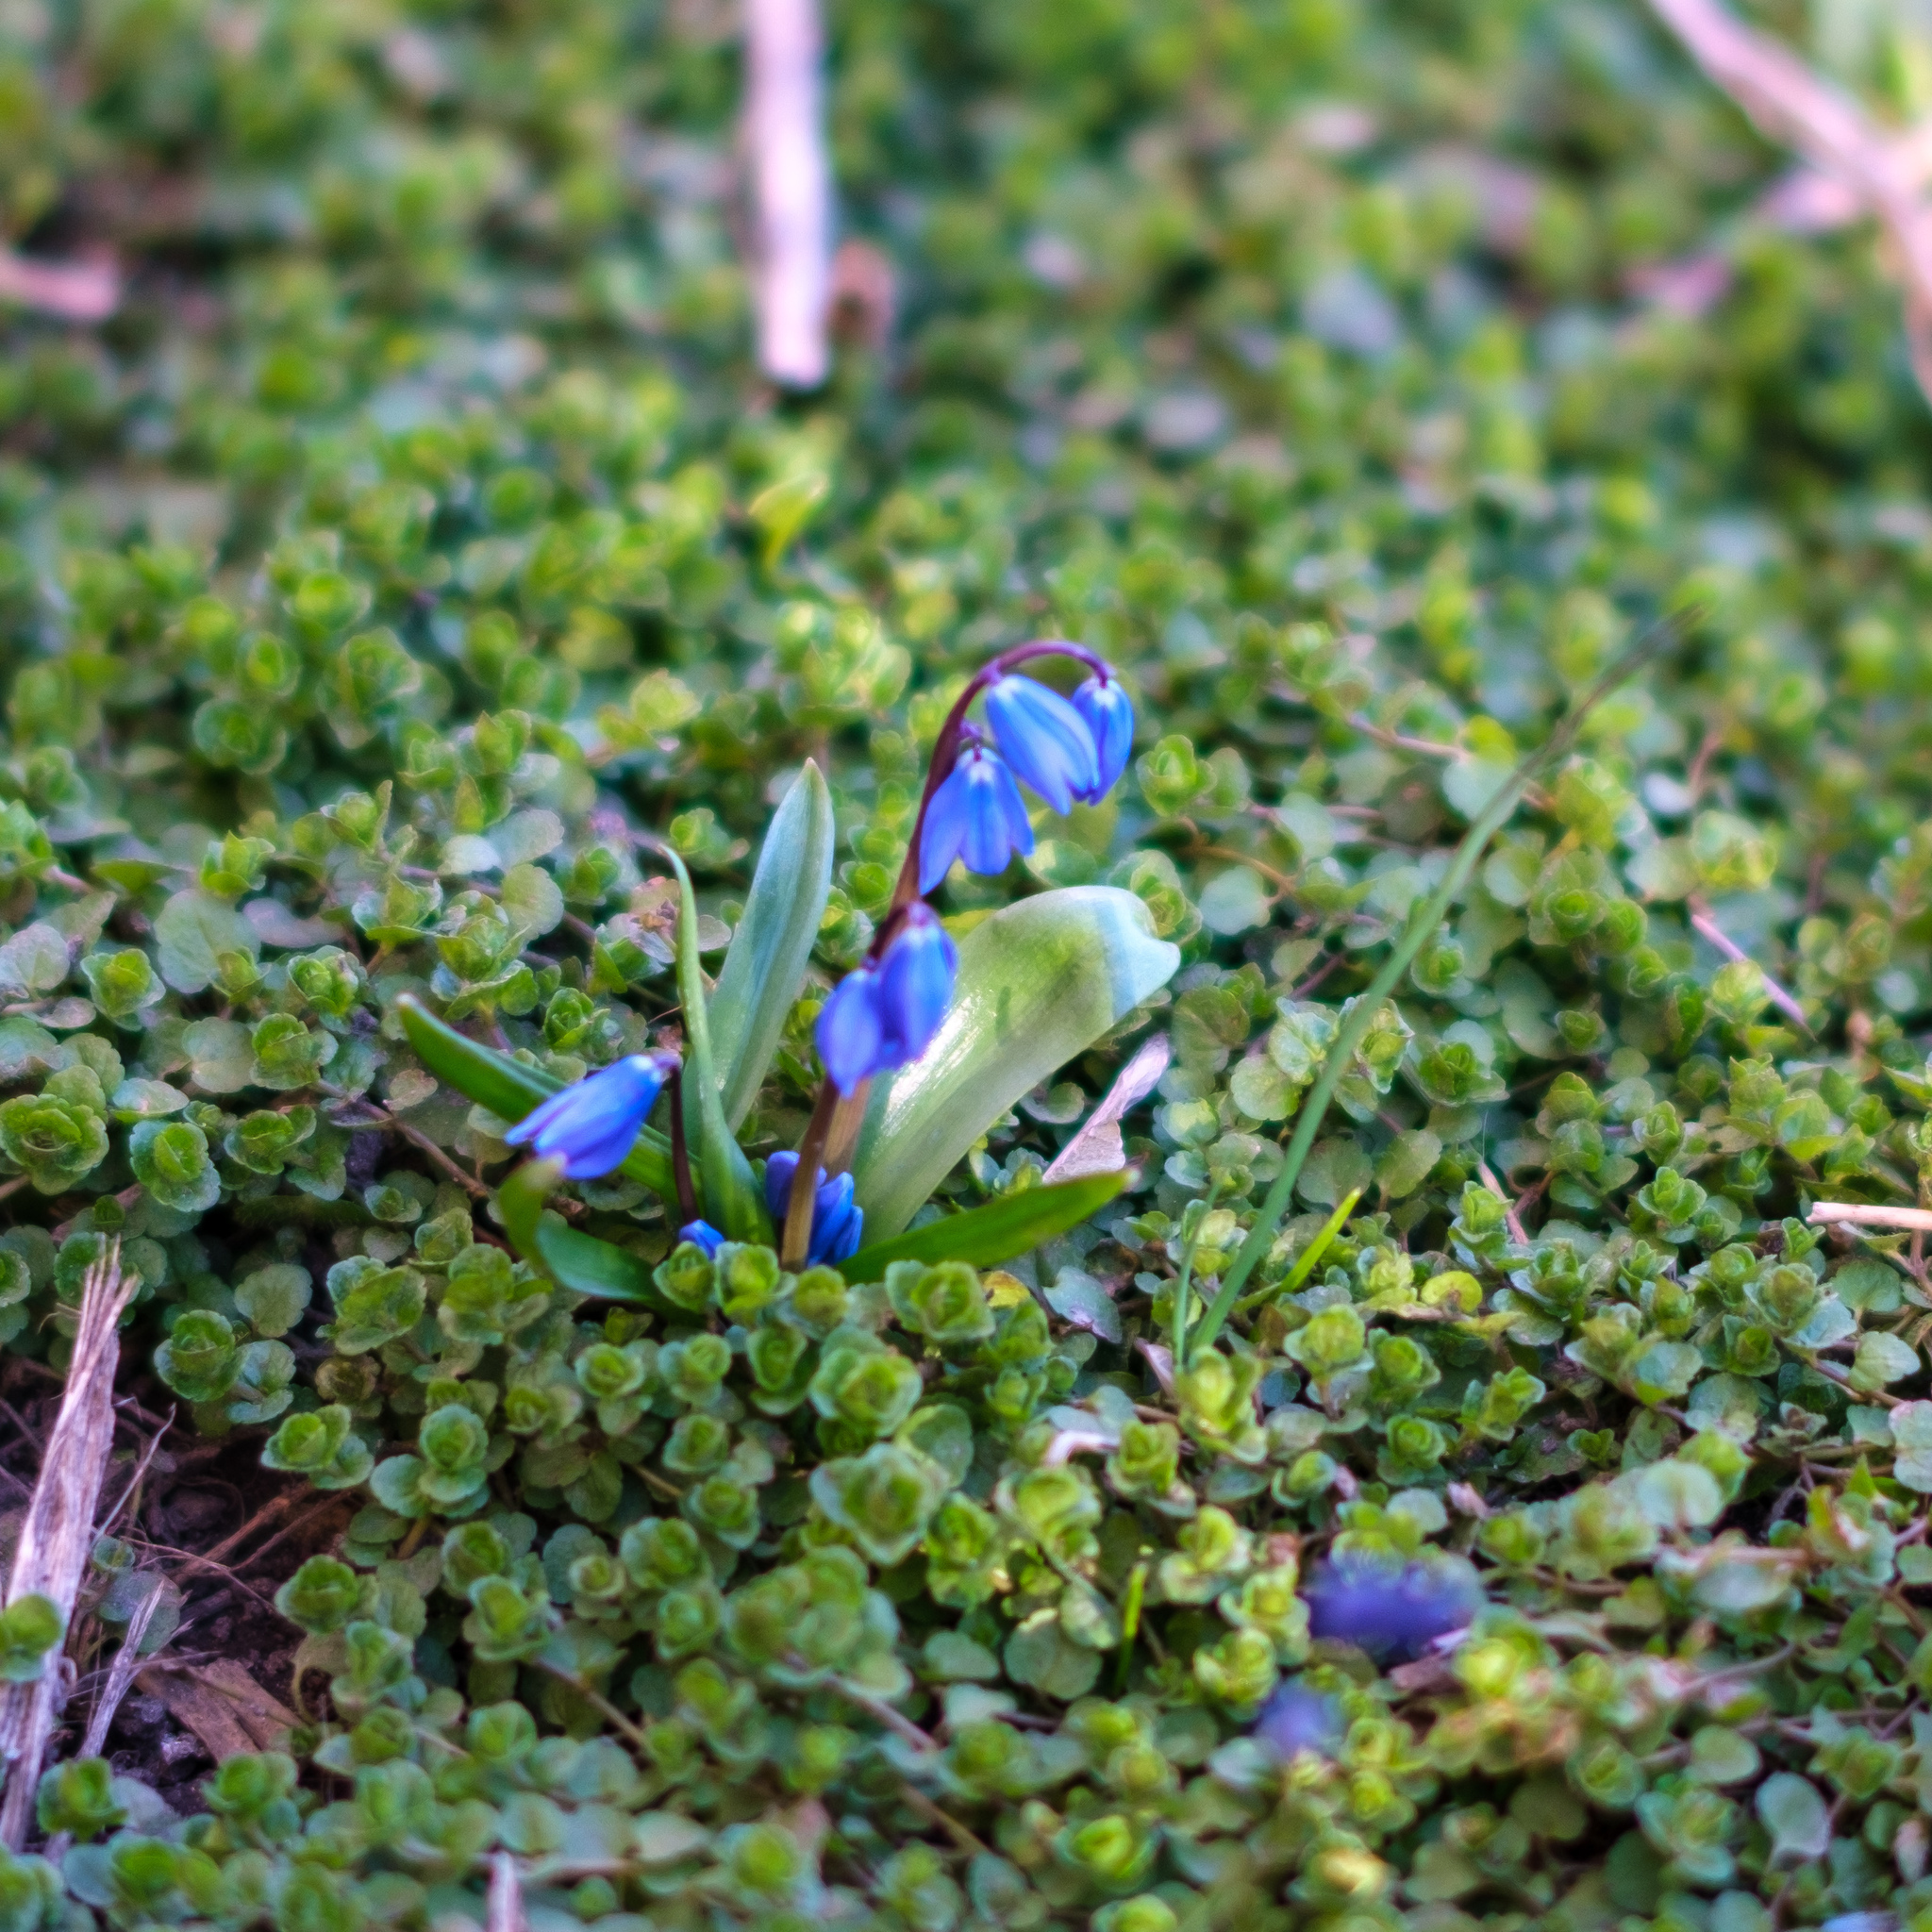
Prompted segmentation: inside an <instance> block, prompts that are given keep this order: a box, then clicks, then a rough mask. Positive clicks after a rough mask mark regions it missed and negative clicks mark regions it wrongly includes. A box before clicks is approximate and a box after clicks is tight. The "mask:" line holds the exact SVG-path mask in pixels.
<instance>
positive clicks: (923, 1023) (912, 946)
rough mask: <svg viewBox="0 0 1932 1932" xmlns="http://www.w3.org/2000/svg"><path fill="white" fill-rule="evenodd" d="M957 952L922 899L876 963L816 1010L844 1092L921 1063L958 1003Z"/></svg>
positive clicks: (834, 1077)
mask: <svg viewBox="0 0 1932 1932" xmlns="http://www.w3.org/2000/svg"><path fill="white" fill-rule="evenodd" d="M958 968H959V955H958V950H957V948H955V946H954V944H953V941H952V937H951V935H950V934H949V933H948V932H947V931H946V929H945V927H944V926H942V925H941V924H940V922H939V919H938V917H937V915H936V914H935V913H934V912H933V911H932V909H931V908H930V907H928V906H927V905H926V904H925V903H924V901H923V900H915V901H914V903H913V904H912V905H911V906H910V907H908V908H907V911H906V915H905V918H904V920H903V921H902V922H901V924H900V926H899V929H898V930H897V931H896V932H895V933H894V934H893V935H892V938H891V942H890V943H889V944H888V945H887V947H886V950H885V952H884V954H883V955H882V956H881V957H880V958H877V959H876V960H868V961H867V963H866V964H865V965H863V966H860V967H858V968H857V969H856V970H855V971H853V972H851V973H848V974H846V975H845V977H844V978H843V979H841V981H840V982H839V984H838V985H837V986H835V987H834V988H833V989H832V995H831V997H830V998H829V999H828V1000H826V1002H825V1004H824V1007H823V1008H821V1009H820V1011H819V1022H818V1043H819V1058H821V1059H823V1060H824V1063H825V1072H826V1074H827V1075H828V1076H829V1077H830V1079H831V1081H832V1084H833V1085H834V1086H835V1087H837V1088H838V1090H839V1091H840V1092H841V1093H846V1094H849V1093H852V1092H854V1091H856V1090H857V1089H858V1084H859V1082H860V1081H862V1080H870V1079H871V1078H872V1077H873V1075H874V1074H885V1073H890V1072H891V1070H892V1069H893V1068H894V1067H903V1066H905V1065H907V1064H908V1062H909V1061H912V1060H916V1059H917V1058H919V1056H920V1055H921V1054H923V1053H924V1051H925V1049H926V1047H927V1046H928V1045H930V1044H931V1041H932V1037H933V1035H934V1034H935V1033H937V1032H938V1031H939V1027H940V1022H941V1020H943V1019H944V1018H945V1017H946V1008H948V1007H949V1006H950V1005H951V1004H952V1001H953V979H954V975H955V974H957V973H958Z"/></svg>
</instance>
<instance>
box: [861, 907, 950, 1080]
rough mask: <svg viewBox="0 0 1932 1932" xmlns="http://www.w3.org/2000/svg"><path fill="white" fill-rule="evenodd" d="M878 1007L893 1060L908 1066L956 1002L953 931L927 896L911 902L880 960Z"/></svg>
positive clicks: (922, 1051) (922, 1050)
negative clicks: (927, 902)
mask: <svg viewBox="0 0 1932 1932" xmlns="http://www.w3.org/2000/svg"><path fill="white" fill-rule="evenodd" d="M877 971H878V978H879V985H878V1008H879V1017H880V1022H881V1024H882V1026H883V1028H884V1031H885V1035H886V1041H885V1044H886V1048H887V1050H888V1051H889V1052H890V1053H891V1055H892V1056H893V1057H894V1058H892V1061H891V1064H892V1065H894V1066H901V1067H903V1066H908V1065H909V1064H910V1063H911V1062H912V1061H914V1060H916V1059H917V1058H919V1057H920V1055H921V1054H923V1053H924V1051H925V1050H926V1048H927V1047H928V1046H929V1045H931V1043H932V1037H933V1035H934V1034H935V1033H937V1032H938V1031H939V1030H940V1022H941V1021H942V1020H943V1019H944V1018H945V1017H946V1008H948V1007H950V1006H951V1005H952V1004H953V981H954V979H955V977H956V976H957V975H958V971H959V953H958V948H957V947H956V946H955V945H954V944H953V936H952V934H950V933H949V932H948V931H947V930H946V929H945V927H944V926H942V925H941V924H940V922H939V918H938V915H937V914H936V913H934V911H933V910H932V908H930V907H929V906H927V905H926V904H924V901H915V902H914V903H913V904H912V905H911V906H910V907H908V908H907V912H906V918H905V922H904V924H901V926H900V927H899V930H898V931H897V932H895V933H894V934H893V935H892V941H891V944H890V945H889V946H887V948H886V950H885V956H884V957H883V958H881V959H880V960H879V962H878V968H877Z"/></svg>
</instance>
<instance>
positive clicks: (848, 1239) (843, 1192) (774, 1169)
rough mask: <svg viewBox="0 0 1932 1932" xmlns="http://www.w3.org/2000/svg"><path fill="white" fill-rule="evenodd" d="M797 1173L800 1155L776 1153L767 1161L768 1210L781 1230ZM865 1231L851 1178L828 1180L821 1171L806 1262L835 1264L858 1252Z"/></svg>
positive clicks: (813, 1207)
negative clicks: (794, 1176)
mask: <svg viewBox="0 0 1932 1932" xmlns="http://www.w3.org/2000/svg"><path fill="white" fill-rule="evenodd" d="M797 1172H798V1156H797V1155H795V1154H774V1155H773V1156H772V1158H770V1159H769V1160H768V1161H766V1162H765V1208H766V1211H767V1212H768V1213H770V1215H771V1217H772V1220H773V1223H774V1224H775V1225H777V1226H780V1227H782V1226H783V1225H784V1224H785V1212H786V1209H787V1208H790V1207H791V1177H792V1176H793V1175H794V1174H796V1173H797ZM864 1231H865V1210H864V1209H863V1208H860V1207H859V1206H858V1203H857V1202H856V1201H855V1200H854V1199H853V1198H852V1176H851V1175H850V1174H841V1175H839V1177H838V1178H837V1179H836V1180H829V1181H828V1180H827V1179H826V1178H825V1171H824V1168H820V1169H819V1184H818V1191H817V1192H816V1194H815V1195H814V1196H813V1198H812V1215H811V1242H810V1245H809V1247H808V1251H807V1254H806V1259H807V1261H808V1262H809V1263H810V1264H811V1265H812V1266H814V1267H816V1266H818V1265H819V1264H820V1263H822V1262H823V1263H826V1264H836V1263H838V1262H840V1261H842V1260H844V1259H845V1258H846V1257H847V1256H849V1255H856V1254H857V1253H858V1242H859V1237H860V1236H861V1235H862V1234H863V1233H864Z"/></svg>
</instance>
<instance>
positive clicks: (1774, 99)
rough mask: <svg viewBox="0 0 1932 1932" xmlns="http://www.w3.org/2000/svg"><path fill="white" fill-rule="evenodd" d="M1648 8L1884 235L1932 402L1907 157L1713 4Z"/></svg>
mask: <svg viewBox="0 0 1932 1932" xmlns="http://www.w3.org/2000/svg"><path fill="white" fill-rule="evenodd" d="M1650 4H1651V8H1652V10H1653V11H1654V12H1655V13H1656V14H1657V18H1658V19H1659V20H1661V21H1662V22H1663V23H1664V25H1666V26H1668V27H1669V28H1670V29H1671V30H1672V32H1673V33H1674V34H1675V35H1676V36H1677V38H1678V39H1679V40H1680V41H1681V42H1683V43H1684V45H1685V47H1686V48H1687V49H1688V50H1689V52H1690V54H1691V58H1692V59H1694V60H1695V61H1696V62H1697V64H1698V65H1699V66H1700V67H1701V68H1703V70H1704V72H1705V73H1706V75H1707V76H1708V77H1709V78H1710V79H1711V80H1712V81H1713V82H1714V83H1715V84H1716V85H1717V86H1718V87H1720V88H1722V89H1723V90H1724V92H1725V93H1727V94H1728V95H1729V96H1730V97H1731V99H1732V100H1733V101H1735V102H1736V103H1737V104H1738V106H1739V107H1740V108H1742V109H1743V111H1744V112H1745V113H1746V114H1748V115H1749V116H1750V117H1751V119H1752V120H1753V121H1754V122H1755V123H1756V124H1757V128H1758V130H1759V132H1760V133H1762V134H1763V135H1764V136H1765V138H1766V139H1767V140H1770V141H1774V142H1781V143H1783V144H1784V145H1786V146H1788V147H1790V148H1793V149H1795V150H1796V152H1797V153H1798V154H1800V155H1802V156H1803V157H1804V158H1805V159H1806V160H1807V161H1808V162H1809V163H1810V164H1811V166H1812V167H1813V168H1815V169H1817V170H1818V172H1819V173H1820V174H1821V175H1825V176H1826V177H1827V178H1828V179H1830V180H1831V181H1833V182H1835V183H1837V184H1838V185H1839V187H1840V189H1842V190H1843V191H1845V192H1847V193H1848V194H1850V195H1852V196H1854V197H1856V199H1857V203H1858V204H1859V205H1860V206H1862V207H1864V208H1868V209H1870V211H1871V212H1872V213H1873V214H1874V215H1875V216H1876V217H1877V218H1878V220H1879V222H1880V223H1881V224H1882V225H1883V226H1884V228H1885V231H1886V234H1887V236H1888V238H1889V239H1890V243H1891V250H1892V254H1893V257H1894V260H1893V263H1892V267H1893V272H1894V273H1895V274H1896V275H1898V277H1899V279H1900V280H1901V281H1902V282H1903V283H1904V285H1905V298H1906V302H1905V307H1906V317H1905V320H1906V343H1907V349H1908V351H1909V352H1910V355H1911V360H1912V373H1913V374H1914V375H1916V376H1917V377H1918V379H1919V387H1920V389H1921V390H1922V391H1924V394H1925V396H1926V399H1927V400H1928V401H1932V221H1928V220H1927V216H1926V210H1925V208H1924V206H1923V204H1922V203H1921V201H1920V198H1919V189H1920V186H1921V184H1922V182H1923V179H1924V171H1923V167H1922V165H1921V164H1920V162H1919V159H1918V156H1917V151H1916V149H1915V148H1913V149H1907V148H1906V147H1905V145H1904V143H1902V142H1898V141H1896V140H1895V139H1893V138H1892V137H1891V136H1890V135H1888V134H1887V133H1886V132H1885V130H1883V129H1882V128H1880V127H1879V126H1878V125H1876V124H1875V123H1874V122H1873V120H1872V119H1871V117H1870V116H1869V115H1868V114H1867V113H1866V112H1865V110H1864V109H1863V108H1861V107H1859V105H1858V104H1857V102H1856V101H1855V100H1853V99H1852V98H1851V97H1850V96H1849V95H1848V94H1845V93H1843V92H1840V90H1839V89H1837V88H1835V87H1833V86H1832V85H1831V84H1830V83H1829V82H1827V81H1825V80H1823V79H1821V78H1820V77H1819V76H1818V75H1815V74H1813V73H1812V72H1811V70H1810V69H1809V68H1808V67H1807V66H1806V64H1805V63H1804V61H1802V60H1801V59H1799V58H1798V57H1797V56H1796V55H1795V54H1793V53H1792V52H1791V51H1790V48H1789V47H1785V46H1782V45H1780V44H1779V42H1776V41H1774V40H1773V39H1772V38H1771V37H1770V36H1769V35H1767V34H1762V33H1759V32H1757V29H1755V28H1753V27H1749V26H1746V25H1744V24H1743V23H1742V22H1741V21H1740V20H1738V19H1736V18H1734V17H1733V16H1732V15H1731V14H1730V13H1728V12H1727V11H1725V9H1724V8H1723V7H1721V6H1719V5H1718V4H1717V0H1650Z"/></svg>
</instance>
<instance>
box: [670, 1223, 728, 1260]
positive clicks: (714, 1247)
mask: <svg viewBox="0 0 1932 1932" xmlns="http://www.w3.org/2000/svg"><path fill="white" fill-rule="evenodd" d="M677 1239H678V1240H679V1241H689V1242H691V1245H692V1246H693V1247H695V1248H702V1249H704V1251H705V1253H706V1254H708V1255H715V1254H716V1253H717V1252H718V1250H719V1249H720V1248H722V1247H723V1246H724V1236H723V1235H722V1234H720V1233H719V1232H718V1230H717V1229H716V1228H715V1227H713V1226H712V1225H711V1224H710V1223H709V1222H708V1221H687V1222H686V1223H685V1224H684V1225H683V1226H682V1227H680V1228H679V1229H678V1230H677Z"/></svg>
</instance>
